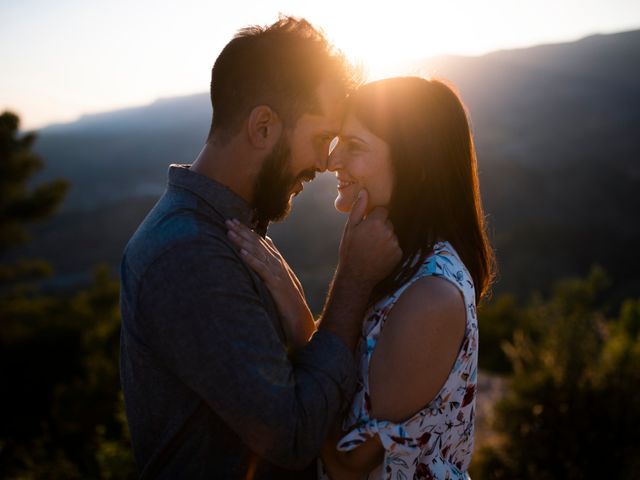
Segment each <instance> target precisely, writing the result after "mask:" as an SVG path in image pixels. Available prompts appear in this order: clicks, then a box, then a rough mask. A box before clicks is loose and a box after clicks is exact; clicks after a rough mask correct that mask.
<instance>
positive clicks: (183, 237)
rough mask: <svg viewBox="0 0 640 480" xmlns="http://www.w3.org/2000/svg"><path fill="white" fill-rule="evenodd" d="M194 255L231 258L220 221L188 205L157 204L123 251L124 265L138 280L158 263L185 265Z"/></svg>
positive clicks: (223, 226)
mask: <svg viewBox="0 0 640 480" xmlns="http://www.w3.org/2000/svg"><path fill="white" fill-rule="evenodd" d="M190 254H193V255H194V256H195V257H199V258H202V257H203V256H204V255H205V254H206V256H207V257H208V258H209V259H211V258H212V257H213V258H215V257H216V256H220V257H224V258H229V256H230V255H231V256H234V255H235V252H234V251H233V247H232V246H231V244H230V242H229V241H228V239H227V236H226V227H225V225H224V223H223V220H222V219H218V218H216V217H215V216H212V215H207V214H205V213H203V212H201V211H199V210H198V209H196V208H192V207H191V206H189V205H175V204H167V203H166V202H164V203H163V202H162V200H161V201H160V202H158V204H157V205H156V206H155V207H154V208H153V209H152V211H151V212H150V213H149V215H147V217H146V218H145V219H144V221H143V222H142V223H141V224H140V226H139V227H138V229H137V230H136V232H135V233H134V234H133V236H132V237H131V239H130V240H129V242H128V244H127V246H126V247H125V251H124V255H123V264H125V265H126V266H128V267H129V268H131V269H132V270H134V271H135V272H136V273H137V274H138V276H142V275H143V274H144V272H145V271H146V270H147V269H148V268H149V267H150V266H151V265H153V264H154V263H156V262H158V260H160V259H163V261H164V262H167V261H168V262H171V260H172V259H175V262H178V263H179V262H184V261H185V260H187V259H188V258H189V256H190Z"/></svg>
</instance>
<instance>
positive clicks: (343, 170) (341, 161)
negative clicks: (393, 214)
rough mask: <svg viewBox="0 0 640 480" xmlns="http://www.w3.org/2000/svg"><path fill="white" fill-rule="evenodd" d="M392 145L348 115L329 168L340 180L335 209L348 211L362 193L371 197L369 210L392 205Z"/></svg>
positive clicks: (330, 158) (353, 116)
mask: <svg viewBox="0 0 640 480" xmlns="http://www.w3.org/2000/svg"><path fill="white" fill-rule="evenodd" d="M389 157H390V155H389V145H387V143H386V142H385V141H384V140H382V139H381V138H379V137H376V136H375V135H374V134H373V133H371V131H369V130H367V129H366V128H365V127H364V126H363V125H362V124H361V123H360V122H359V121H358V119H357V118H356V117H355V115H352V114H347V116H346V117H345V119H344V122H343V124H342V128H341V129H340V135H339V137H338V144H337V145H336V147H335V148H334V150H333V152H332V153H331V155H330V156H329V162H328V167H329V170H330V171H332V172H336V177H337V178H338V197H337V198H336V201H335V207H336V210H338V211H340V212H348V211H350V210H351V206H352V205H353V202H354V201H355V200H356V198H357V196H358V192H360V190H362V189H365V190H367V193H368V194H369V204H368V207H367V210H371V209H373V208H374V207H379V206H383V207H386V206H387V205H389V202H390V200H391V192H392V190H393V171H392V168H391V159H390V158H389Z"/></svg>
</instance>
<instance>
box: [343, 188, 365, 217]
mask: <svg viewBox="0 0 640 480" xmlns="http://www.w3.org/2000/svg"><path fill="white" fill-rule="evenodd" d="M367 203H369V194H368V192H367V191H366V190H365V189H364V188H363V189H362V190H360V193H358V198H356V201H355V202H353V205H352V207H351V213H350V214H349V220H347V225H357V224H358V223H360V222H361V221H362V218H363V217H364V213H365V212H366V211H367Z"/></svg>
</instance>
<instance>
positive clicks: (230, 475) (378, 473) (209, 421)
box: [120, 17, 493, 480]
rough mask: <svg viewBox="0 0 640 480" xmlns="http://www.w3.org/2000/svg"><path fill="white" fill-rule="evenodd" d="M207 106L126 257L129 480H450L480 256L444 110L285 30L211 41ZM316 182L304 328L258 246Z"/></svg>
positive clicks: (276, 265)
mask: <svg viewBox="0 0 640 480" xmlns="http://www.w3.org/2000/svg"><path fill="white" fill-rule="evenodd" d="M211 103H212V107H213V120H212V124H211V129H210V132H209V135H208V138H207V139H206V144H205V146H204V148H203V149H202V151H201V152H200V154H199V155H198V157H197V158H196V159H195V160H194V162H193V163H192V164H190V165H172V166H171V167H170V168H169V178H168V184H167V188H166V191H165V193H164V194H163V196H162V197H161V198H160V200H159V201H158V203H157V204H156V206H155V207H154V208H153V210H152V211H151V212H150V213H149V214H148V216H147V217H146V218H145V220H144V221H143V222H142V224H141V225H140V226H139V228H138V230H137V231H136V232H135V234H134V235H133V236H132V238H131V240H130V241H129V243H128V245H127V247H126V249H125V252H124V256H123V261H122V270H121V280H122V291H121V311H122V331H121V358H120V362H121V382H122V387H123V390H124V397H125V405H126V413H127V420H128V424H129V429H130V433H131V439H132V443H133V451H134V455H135V459H136V462H137V464H138V466H139V468H140V476H141V478H220V479H306V478H309V479H312V478H319V479H334V480H339V479H362V478H371V479H387V478H388V479H394V480H395V479H398V478H407V479H409V478H426V479H462V478H467V477H468V474H467V468H468V466H469V462H470V459H471V454H472V450H473V438H474V415H475V398H476V381H477V371H478V370H477V369H478V323H477V318H476V304H477V302H478V301H479V300H480V299H481V298H482V296H483V295H484V294H485V293H486V291H487V288H488V286H489V283H490V280H491V277H492V273H493V254H492V251H491V248H490V246H489V243H488V241H487V236H486V233H485V225H484V216H483V211H482V206H481V202H480V194H479V187H478V178H477V168H476V159H475V153H474V147H473V141H472V136H471V133H470V129H469V123H468V118H467V115H466V112H465V108H464V106H463V104H462V102H461V100H460V98H459V97H458V95H457V94H456V93H455V92H454V91H453V90H452V89H451V88H450V87H449V86H447V85H446V84H445V83H443V82H441V81H438V80H429V79H424V78H419V77H401V78H389V79H385V80H380V81H376V82H373V83H368V84H364V85H360V84H358V82H357V81H356V76H355V75H354V74H353V70H352V69H351V68H350V67H349V65H348V63H347V62H346V61H345V59H344V57H343V56H342V55H341V54H340V52H338V51H336V50H335V49H334V48H333V47H332V46H331V45H330V44H329V43H328V42H327V40H326V39H325V38H324V36H323V35H322V33H321V32H319V31H318V30H317V29H315V28H314V27H313V26H312V25H311V24H309V23H308V22H307V21H306V20H303V19H297V18H292V17H281V18H280V19H279V20H278V21H277V22H275V23H274V24H273V25H270V26H267V27H248V28H245V29H242V30H240V31H239V32H238V33H237V35H236V36H235V37H234V38H233V39H232V40H231V41H230V42H229V43H228V44H227V45H226V46H225V48H224V49H223V50H222V52H221V53H220V55H219V56H218V58H217V60H216V62H215V64H214V66H213V70H212V77H211ZM336 138H337V144H336V140H335V139H336ZM330 146H333V147H334V148H333V149H331V148H330ZM326 170H329V171H332V172H335V174H336V176H337V180H338V189H337V198H336V201H335V207H336V209H338V210H339V211H341V212H345V213H348V218H347V220H346V224H345V227H344V232H343V235H342V239H341V243H340V249H339V263H338V266H337V268H336V272H335V275H334V278H333V281H332V283H331V285H330V288H329V293H328V295H327V299H326V302H325V307H324V309H323V312H322V314H321V316H320V317H319V318H318V319H314V317H313V315H312V314H311V312H310V310H309V307H308V306H307V303H306V301H305V295H304V290H303V287H302V285H301V284H300V282H299V281H298V279H297V277H296V275H295V273H294V272H293V270H292V269H291V268H290V267H289V265H288V264H287V262H286V260H285V259H284V257H283V256H282V255H281V254H280V252H279V251H278V249H277V246H276V245H274V243H273V242H272V241H271V240H270V239H269V237H268V236H266V231H267V227H268V224H269V222H271V221H276V220H282V219H283V218H284V217H285V216H286V215H287V213H288V211H289V209H290V203H291V198H292V197H293V196H294V195H296V194H298V193H299V192H300V191H301V190H302V189H303V184H304V182H306V181H310V180H312V179H313V178H314V176H315V174H316V173H317V172H323V171H326ZM307 221H309V222H313V221H314V219H313V218H308V220H307ZM301 248H304V246H301Z"/></svg>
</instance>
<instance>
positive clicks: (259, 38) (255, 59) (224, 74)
mask: <svg viewBox="0 0 640 480" xmlns="http://www.w3.org/2000/svg"><path fill="white" fill-rule="evenodd" d="M327 79H328V80H330V81H332V82H334V83H335V85H336V86H337V87H338V88H341V89H343V90H344V94H345V96H346V95H347V94H348V93H349V91H350V90H351V89H353V88H354V87H355V86H356V84H357V75H356V73H355V71H354V70H353V69H352V68H351V67H350V65H349V63H348V62H347V61H346V59H345V57H344V55H343V54H342V53H341V52H339V51H337V50H336V49H334V47H332V46H331V44H329V42H328V41H327V39H326V38H325V36H324V34H323V33H322V32H321V31H320V30H318V29H316V28H315V27H314V26H313V25H311V24H310V23H309V22H308V21H307V20H305V19H301V18H294V17H289V16H280V17H279V19H278V21H276V22H275V23H274V24H272V25H269V26H264V27H263V26H255V25H254V26H249V27H245V28H243V29H241V30H239V31H238V33H237V34H236V35H235V37H234V38H233V39H232V40H231V41H230V42H229V43H228V44H227V45H226V46H225V47H224V49H223V50H222V52H221V53H220V55H219V56H218V58H217V59H216V62H215V64H214V65H213V69H212V71H211V106H212V107H213V120H212V122H211V129H210V131H209V136H208V138H207V141H210V140H212V138H213V136H214V134H215V135H216V136H217V137H221V138H222V139H225V140H226V139H228V138H230V137H231V136H233V135H235V134H236V133H237V132H238V131H239V128H240V126H241V125H242V121H243V120H244V119H245V118H246V117H247V116H248V115H249V113H250V112H251V110H253V108H255V107H256V106H258V105H268V106H269V107H271V108H272V109H273V110H274V111H275V112H276V113H277V114H278V115H279V116H280V117H281V119H282V121H283V122H284V124H285V126H287V127H291V126H293V125H295V123H296V121H297V120H298V118H299V117H300V116H301V115H302V114H303V113H315V112H317V111H318V105H317V99H316V95H315V93H316V92H315V91H316V88H317V87H318V86H319V85H320V83H322V82H323V81H324V80H327Z"/></svg>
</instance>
